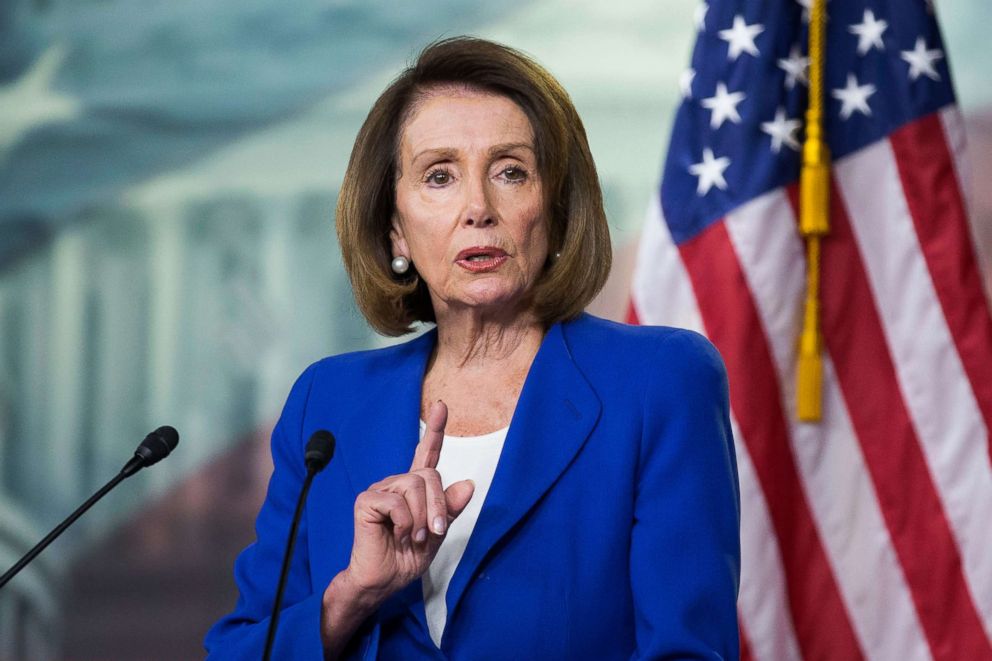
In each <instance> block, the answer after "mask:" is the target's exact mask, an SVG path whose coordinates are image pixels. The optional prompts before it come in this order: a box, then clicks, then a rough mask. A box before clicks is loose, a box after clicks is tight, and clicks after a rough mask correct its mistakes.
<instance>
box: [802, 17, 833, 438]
mask: <svg viewBox="0 0 992 661" xmlns="http://www.w3.org/2000/svg"><path fill="white" fill-rule="evenodd" d="M825 5H826V0H814V1H813V7H812V11H811V12H810V20H809V105H808V107H807V108H806V137H805V140H804V141H803V162H802V170H801V171H800V175H799V232H800V234H801V235H802V237H803V239H804V240H805V241H806V300H805V304H804V309H803V329H802V334H801V335H800V338H799V361H798V369H797V375H796V377H797V382H796V404H797V408H798V411H797V413H798V416H799V419H800V420H801V421H803V422H818V421H819V420H820V414H821V411H820V403H821V399H822V396H821V391H822V383H823V358H822V357H821V351H822V346H823V341H822V338H821V336H820V239H821V238H822V237H824V236H826V234H827V233H828V232H829V230H830V218H829V215H830V149H829V148H828V147H827V143H826V140H825V139H824V136H823V67H824V51H825V44H824V36H825V35H824V33H825V30H826V8H825Z"/></svg>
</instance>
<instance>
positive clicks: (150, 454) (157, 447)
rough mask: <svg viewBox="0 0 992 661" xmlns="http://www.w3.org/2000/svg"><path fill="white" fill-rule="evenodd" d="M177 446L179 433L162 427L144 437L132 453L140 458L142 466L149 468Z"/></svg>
mask: <svg viewBox="0 0 992 661" xmlns="http://www.w3.org/2000/svg"><path fill="white" fill-rule="evenodd" d="M177 445H179V432H177V431H176V430H175V428H174V427H170V426H169V425H164V426H162V427H159V428H158V429H156V430H155V431H153V432H152V433H150V434H148V436H145V440H143V441H141V445H139V446H138V449H137V450H135V451H134V453H135V454H136V455H138V456H139V457H141V459H142V464H143V465H144V466H151V465H152V464H154V463H156V462H158V461H161V460H162V459H165V458H166V457H168V456H169V453H170V452H172V451H173V450H175V449H176V446H177Z"/></svg>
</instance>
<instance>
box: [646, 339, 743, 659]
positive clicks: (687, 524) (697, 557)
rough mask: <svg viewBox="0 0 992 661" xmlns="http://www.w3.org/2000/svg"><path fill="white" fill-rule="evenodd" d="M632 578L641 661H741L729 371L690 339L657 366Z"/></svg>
mask: <svg viewBox="0 0 992 661" xmlns="http://www.w3.org/2000/svg"><path fill="white" fill-rule="evenodd" d="M651 365H652V369H651V375H650V376H649V377H648V378H647V387H646V388H645V391H644V396H645V401H644V407H645V408H644V422H643V433H642V437H641V439H642V440H641V443H642V445H641V448H640V457H639V467H638V476H637V490H636V501H635V505H634V524H633V529H632V532H631V551H630V571H631V588H632V592H633V596H634V609H635V618H636V622H635V624H636V639H637V640H636V642H637V646H636V651H635V653H634V655H633V658H637V659H737V658H738V657H739V645H740V643H739V632H738V622H737V607H736V603H737V592H738V585H739V579H740V493H739V487H738V482H737V465H736V459H735V456H734V447H733V436H732V433H731V428H730V414H729V403H728V386H727V377H726V370H725V368H724V365H723V361H722V360H721V358H720V355H719V353H717V351H716V349H715V348H714V347H713V345H712V344H710V343H709V341H708V340H706V339H705V338H704V337H703V336H701V335H699V334H697V333H693V332H691V331H677V332H675V333H673V334H671V335H668V336H667V337H666V338H665V339H664V340H662V341H661V342H660V344H659V346H658V352H657V355H656V356H655V360H653V361H651Z"/></svg>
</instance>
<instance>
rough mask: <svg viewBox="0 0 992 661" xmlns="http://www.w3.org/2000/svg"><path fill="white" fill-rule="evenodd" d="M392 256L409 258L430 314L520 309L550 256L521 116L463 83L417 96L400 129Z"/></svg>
mask: <svg viewBox="0 0 992 661" xmlns="http://www.w3.org/2000/svg"><path fill="white" fill-rule="evenodd" d="M390 236H391V239H392V245H393V256H394V257H395V256H398V255H403V256H406V257H408V258H409V259H410V261H411V262H413V264H414V267H415V268H416V269H417V272H418V273H419V274H420V277H421V278H423V279H424V281H425V282H426V283H427V287H428V289H429V290H430V294H431V299H432V302H433V304H434V310H435V313H437V314H439V315H441V314H443V313H444V312H445V311H446V310H457V309H464V308H469V307H470V308H477V309H480V310H481V311H486V312H491V313H499V312H518V311H519V309H518V306H519V305H520V303H521V302H523V301H524V300H525V295H526V294H527V292H528V291H529V290H530V289H531V287H532V286H533V284H534V282H535V281H536V280H537V278H538V276H539V274H540V272H541V270H542V269H543V267H544V264H545V262H546V260H547V257H548V232H547V223H546V220H545V210H544V196H543V193H542V188H541V179H540V176H539V174H538V171H537V154H536V153H535V148H534V135H533V130H532V129H531V126H530V121H529V120H528V119H527V115H526V114H524V112H523V110H521V109H520V107H519V106H517V104H515V103H514V102H513V101H511V100H509V99H507V98H506V97H502V96H498V95H495V94H489V93H484V92H477V91H470V90H464V89H448V90H437V91H435V92H434V93H431V94H429V95H428V96H427V97H425V98H423V99H421V102H420V104H419V106H418V107H417V108H416V109H415V111H414V113H413V114H412V116H411V117H410V119H409V120H408V121H407V122H406V125H405V126H404V127H403V129H402V133H401V135H400V153H399V176H398V178H397V180H396V215H395V217H394V218H393V230H392V232H391V234H390Z"/></svg>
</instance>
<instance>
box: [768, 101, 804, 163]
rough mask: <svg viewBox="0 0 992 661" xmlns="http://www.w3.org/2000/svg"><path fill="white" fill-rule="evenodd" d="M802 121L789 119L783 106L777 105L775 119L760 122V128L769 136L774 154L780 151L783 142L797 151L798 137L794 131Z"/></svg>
mask: <svg viewBox="0 0 992 661" xmlns="http://www.w3.org/2000/svg"><path fill="white" fill-rule="evenodd" d="M802 124H803V123H802V122H801V121H799V120H798V119H789V118H788V117H786V116H785V108H782V107H779V108H778V110H776V111H775V119H773V120H772V121H770V122H761V130H762V131H764V132H765V133H767V134H768V135H769V136H771V139H772V151H773V152H775V153H776V154H777V153H779V152H780V151H782V144H783V143H784V144H785V145H786V146H787V147H789V149H792V150H794V151H799V139H798V138H797V137H796V133H797V132H798V131H799V127H800V126H802Z"/></svg>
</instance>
